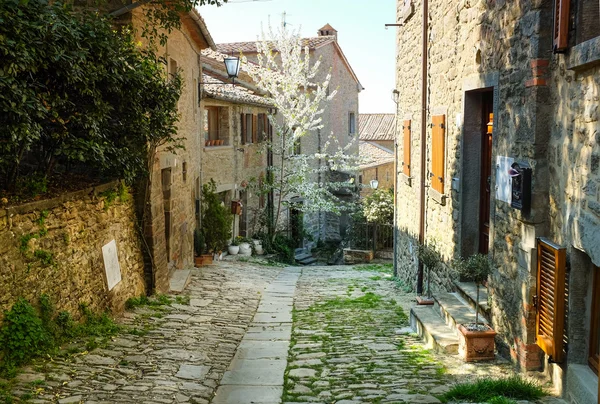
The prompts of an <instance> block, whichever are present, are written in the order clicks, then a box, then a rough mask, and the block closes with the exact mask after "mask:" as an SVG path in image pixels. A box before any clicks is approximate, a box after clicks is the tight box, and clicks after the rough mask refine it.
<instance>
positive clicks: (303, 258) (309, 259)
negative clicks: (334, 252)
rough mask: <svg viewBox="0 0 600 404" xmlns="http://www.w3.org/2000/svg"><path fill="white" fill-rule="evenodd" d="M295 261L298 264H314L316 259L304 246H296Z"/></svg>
mask: <svg viewBox="0 0 600 404" xmlns="http://www.w3.org/2000/svg"><path fill="white" fill-rule="evenodd" d="M294 258H295V259H296V263H298V264H300V265H315V263H316V262H317V259H316V258H315V257H313V256H312V254H311V253H309V252H308V250H307V249H306V248H296V251H295V252H294Z"/></svg>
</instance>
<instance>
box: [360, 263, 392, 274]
mask: <svg viewBox="0 0 600 404" xmlns="http://www.w3.org/2000/svg"><path fill="white" fill-rule="evenodd" d="M354 269H355V270H356V271H371V272H382V273H386V274H391V273H393V272H394V264H363V265H355V266H354Z"/></svg>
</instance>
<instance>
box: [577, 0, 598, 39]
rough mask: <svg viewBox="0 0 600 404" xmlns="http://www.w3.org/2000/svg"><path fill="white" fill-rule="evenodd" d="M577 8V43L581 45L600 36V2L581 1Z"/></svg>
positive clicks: (578, 2) (594, 0)
mask: <svg viewBox="0 0 600 404" xmlns="http://www.w3.org/2000/svg"><path fill="white" fill-rule="evenodd" d="M576 7H577V11H576V14H575V43H576V44H580V43H582V42H585V41H588V40H590V39H592V38H595V37H597V36H600V2H598V1H597V0H579V1H577V3H576Z"/></svg>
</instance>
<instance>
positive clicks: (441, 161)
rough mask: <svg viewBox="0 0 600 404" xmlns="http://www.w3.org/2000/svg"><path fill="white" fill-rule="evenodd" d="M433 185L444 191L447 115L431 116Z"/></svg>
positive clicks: (437, 189) (439, 190) (431, 175)
mask: <svg viewBox="0 0 600 404" xmlns="http://www.w3.org/2000/svg"><path fill="white" fill-rule="evenodd" d="M431 121H432V122H431V127H432V131H431V172H430V173H429V176H430V177H431V187H432V188H433V189H435V190H436V191H437V192H439V193H440V194H443V193H444V165H445V157H446V116H445V115H434V116H432V117H431Z"/></svg>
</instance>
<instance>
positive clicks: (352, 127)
mask: <svg viewBox="0 0 600 404" xmlns="http://www.w3.org/2000/svg"><path fill="white" fill-rule="evenodd" d="M355 133H356V117H355V115H354V112H350V113H349V114H348V134H350V135H354V134H355Z"/></svg>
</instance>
